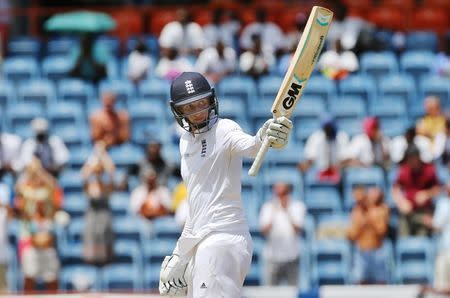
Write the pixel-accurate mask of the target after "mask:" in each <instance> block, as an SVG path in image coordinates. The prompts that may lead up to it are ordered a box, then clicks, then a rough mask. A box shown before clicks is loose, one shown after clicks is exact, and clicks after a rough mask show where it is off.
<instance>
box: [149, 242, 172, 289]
mask: <svg viewBox="0 0 450 298" xmlns="http://www.w3.org/2000/svg"><path fill="white" fill-rule="evenodd" d="M175 245H176V239H168V238H165V239H152V240H146V241H145V242H144V243H143V246H142V254H143V257H144V288H145V289H154V288H157V287H158V283H159V272H160V269H161V263H162V261H163V260H164V257H165V256H170V255H171V254H172V251H173V249H174V248H175Z"/></svg>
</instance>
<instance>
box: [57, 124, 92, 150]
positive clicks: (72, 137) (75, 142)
mask: <svg viewBox="0 0 450 298" xmlns="http://www.w3.org/2000/svg"><path fill="white" fill-rule="evenodd" d="M86 131H87V129H86V128H85V125H84V123H83V124H81V125H78V126H68V125H67V126H62V125H60V126H54V127H52V128H51V133H52V134H54V135H57V136H58V137H60V138H61V139H62V140H63V142H64V144H65V145H66V147H67V149H69V151H70V152H72V151H74V150H80V149H82V148H84V147H85V146H87V145H89V143H90V140H89V133H86ZM71 155H72V154H71Z"/></svg>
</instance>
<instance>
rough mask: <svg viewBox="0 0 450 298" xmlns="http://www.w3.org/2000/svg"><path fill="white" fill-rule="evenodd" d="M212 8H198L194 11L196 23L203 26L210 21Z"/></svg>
mask: <svg viewBox="0 0 450 298" xmlns="http://www.w3.org/2000/svg"><path fill="white" fill-rule="evenodd" d="M212 13H213V12H212V10H199V11H196V12H194V22H196V23H198V24H199V25H200V26H205V25H206V24H209V23H211V19H212Z"/></svg>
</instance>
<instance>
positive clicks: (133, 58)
mask: <svg viewBox="0 0 450 298" xmlns="http://www.w3.org/2000/svg"><path fill="white" fill-rule="evenodd" d="M151 67H152V59H151V58H150V55H149V54H148V49H147V46H146V44H145V42H144V41H143V40H138V42H137V44H136V47H135V48H134V50H133V51H132V52H131V53H130V55H129V56H128V71H127V73H128V78H129V79H130V80H132V81H133V83H135V84H136V83H139V81H141V80H144V79H145V78H147V73H148V72H149V70H150V68H151Z"/></svg>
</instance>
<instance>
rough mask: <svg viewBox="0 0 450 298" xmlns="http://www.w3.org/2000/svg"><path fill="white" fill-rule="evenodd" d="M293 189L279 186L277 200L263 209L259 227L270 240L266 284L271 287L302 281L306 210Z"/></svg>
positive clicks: (275, 193) (268, 241)
mask: <svg viewBox="0 0 450 298" xmlns="http://www.w3.org/2000/svg"><path fill="white" fill-rule="evenodd" d="M291 190H292V185H289V184H287V183H276V184H274V186H273V193H274V198H273V199H272V200H270V201H268V202H266V203H264V205H263V206H262V208H261V213H260V217H259V223H260V228H261V232H262V234H263V235H265V236H266V237H267V242H266V245H265V247H264V257H265V264H266V270H265V280H266V283H267V284H268V285H272V286H276V285H281V284H282V282H283V281H284V280H286V281H287V283H288V285H290V286H297V284H298V280H299V270H298V269H299V262H300V251H301V249H300V241H299V234H300V232H301V229H302V227H303V222H304V219H305V213H306V208H305V205H304V204H303V203H302V202H301V201H297V200H293V199H292V198H291V196H290V193H291Z"/></svg>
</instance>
